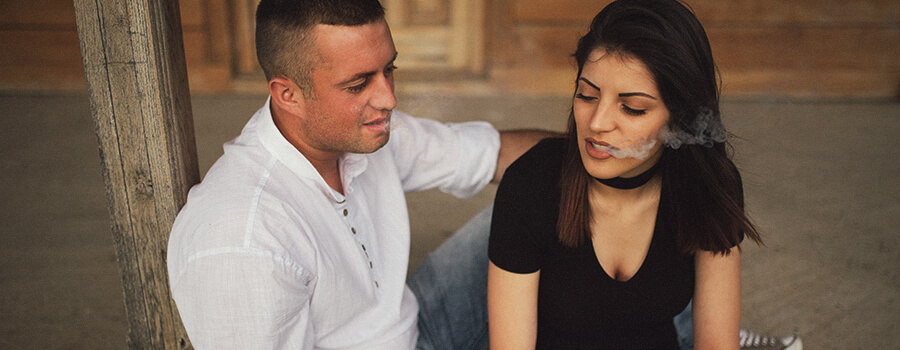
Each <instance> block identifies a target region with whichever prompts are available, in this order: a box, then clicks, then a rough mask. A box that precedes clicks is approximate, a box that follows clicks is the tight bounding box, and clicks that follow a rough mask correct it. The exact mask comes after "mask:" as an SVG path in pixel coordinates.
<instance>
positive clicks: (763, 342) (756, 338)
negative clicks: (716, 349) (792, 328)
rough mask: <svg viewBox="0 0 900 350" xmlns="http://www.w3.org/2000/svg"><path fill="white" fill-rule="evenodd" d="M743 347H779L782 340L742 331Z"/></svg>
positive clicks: (741, 343) (741, 344)
mask: <svg viewBox="0 0 900 350" xmlns="http://www.w3.org/2000/svg"><path fill="white" fill-rule="evenodd" d="M740 335H741V342H740V346H741V347H746V346H773V345H779V343H780V340H778V339H777V338H774V337H769V336H764V335H761V334H757V333H755V332H751V331H747V330H743V329H742V330H741V333H740Z"/></svg>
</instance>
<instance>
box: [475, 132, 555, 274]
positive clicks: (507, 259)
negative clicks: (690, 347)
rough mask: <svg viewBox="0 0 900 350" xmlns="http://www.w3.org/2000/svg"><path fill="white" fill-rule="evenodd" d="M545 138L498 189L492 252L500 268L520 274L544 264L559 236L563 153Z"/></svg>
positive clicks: (489, 254)
mask: <svg viewBox="0 0 900 350" xmlns="http://www.w3.org/2000/svg"><path fill="white" fill-rule="evenodd" d="M554 143H558V141H552V140H550V141H547V140H545V141H542V142H541V143H539V144H538V145H537V146H535V147H534V148H532V149H531V150H529V151H528V152H526V153H525V154H524V155H523V156H522V157H520V158H519V159H518V160H516V161H515V162H514V163H513V164H512V165H511V166H510V167H509V169H507V170H506V173H505V174H504V175H503V180H501V182H500V186H499V187H498V188H497V195H496V196H495V198H494V213H493V217H492V221H491V236H490V241H489V244H488V257H489V258H490V260H491V262H493V263H494V265H496V266H497V267H499V268H501V269H504V270H506V271H510V272H515V273H532V272H536V271H538V270H540V269H541V265H542V264H543V259H544V257H545V256H546V253H547V249H548V247H549V246H550V245H551V244H553V242H554V240H555V239H556V221H557V216H558V215H559V214H558V213H559V195H558V193H559V191H558V175H555V174H554V172H558V171H559V167H558V166H557V165H556V164H555V163H557V162H558V161H553V159H559V154H558V152H556V150H555V148H553V147H549V148H548V147H547V146H549V145H552V144H554Z"/></svg>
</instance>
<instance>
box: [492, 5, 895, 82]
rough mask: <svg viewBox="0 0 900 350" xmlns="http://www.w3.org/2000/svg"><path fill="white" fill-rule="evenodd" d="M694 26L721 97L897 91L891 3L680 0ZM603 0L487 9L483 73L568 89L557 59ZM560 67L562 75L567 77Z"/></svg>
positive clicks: (567, 67) (564, 61) (565, 63)
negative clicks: (490, 14) (696, 21)
mask: <svg viewBox="0 0 900 350" xmlns="http://www.w3.org/2000/svg"><path fill="white" fill-rule="evenodd" d="M687 2H688V3H689V4H691V6H692V7H693V8H694V11H695V12H696V14H697V16H698V17H699V18H700V21H701V22H702V23H703V25H704V27H705V28H706V30H707V33H708V35H709V37H710V41H711V44H712V46H713V54H714V56H715V58H716V62H717V64H718V66H719V69H720V70H721V73H722V76H723V85H724V94H726V95H730V96H734V95H739V96H747V95H783V94H786V95H791V96H799V97H863V98H868V97H898V96H900V1H896V0H856V1H835V0H704V1H701V0H694V1H691V0H687ZM607 3H609V1H596V0H595V1H590V0H509V1H506V2H504V3H503V4H502V5H499V7H498V8H496V9H495V11H494V13H495V16H496V17H501V18H502V20H501V21H498V23H497V24H496V25H495V26H494V27H493V29H494V31H495V40H494V41H493V43H492V46H493V48H494V50H493V51H492V52H493V53H494V56H493V57H492V61H493V64H494V66H493V69H492V70H491V72H492V76H493V77H494V79H496V80H498V81H502V82H504V84H505V85H510V86H519V87H524V88H525V89H527V90H532V91H537V92H541V91H545V92H558V91H562V90H564V89H563V87H564V88H565V90H567V91H569V90H571V87H572V77H573V74H574V73H571V72H573V70H572V68H571V65H572V63H571V62H570V60H569V59H568V57H566V55H564V54H565V53H571V52H573V51H574V45H575V42H576V40H577V38H578V37H579V36H580V35H582V34H584V32H585V31H586V28H587V26H588V24H589V23H590V20H591V19H592V18H593V16H594V15H595V14H596V13H597V12H599V10H600V9H601V8H603V6H605V5H606V4H607ZM564 72H570V73H569V74H568V75H566V74H564Z"/></svg>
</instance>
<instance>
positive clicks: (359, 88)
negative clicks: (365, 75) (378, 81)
mask: <svg viewBox="0 0 900 350" xmlns="http://www.w3.org/2000/svg"><path fill="white" fill-rule="evenodd" d="M367 85H369V80H368V79H366V80H365V81H363V82H362V83H359V84H357V85H353V86H350V87H348V88H347V91H350V92H353V93H357V92H362V91H363V89H365V88H366V86H367Z"/></svg>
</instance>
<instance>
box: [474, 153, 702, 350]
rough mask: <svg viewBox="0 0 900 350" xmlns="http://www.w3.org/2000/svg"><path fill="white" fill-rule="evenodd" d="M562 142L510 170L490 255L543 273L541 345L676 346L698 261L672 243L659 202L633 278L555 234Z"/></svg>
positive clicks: (514, 267)
mask: <svg viewBox="0 0 900 350" xmlns="http://www.w3.org/2000/svg"><path fill="white" fill-rule="evenodd" d="M564 147H565V140H564V139H547V140H544V141H542V142H541V143H539V144H538V145H537V146H535V147H534V148H532V149H531V150H530V151H528V152H527V153H526V154H525V155H523V156H522V157H521V158H519V159H518V160H517V161H516V162H515V163H513V165H511V166H510V167H509V169H507V170H506V173H505V174H504V177H503V181H502V182H501V183H500V187H499V188H498V190H497V195H496V199H495V202H494V216H493V219H492V224H491V238H490V248H489V256H490V259H491V261H492V262H493V263H494V264H495V265H497V266H498V267H500V268H502V269H504V270H507V271H510V272H514V273H532V272H536V271H540V283H539V289H538V335H537V338H538V339H537V348H538V349H677V348H678V345H677V336H676V333H675V328H674V325H673V324H672V318H673V317H675V316H676V315H677V314H678V313H680V312H681V311H682V310H684V308H685V307H686V306H687V305H688V302H690V300H691V298H692V296H693V291H694V260H693V257H692V256H688V255H683V254H681V253H679V252H678V250H677V249H676V246H675V237H674V234H673V232H672V231H671V230H669V229H667V226H668V225H667V223H666V222H665V221H666V220H665V219H664V218H665V217H666V215H665V214H666V210H667V209H666V207H667V204H666V203H668V202H669V201H667V200H666V198H661V199H660V206H659V209H658V213H657V220H656V227H655V229H654V232H653V238H652V241H651V243H650V249H649V251H648V252H647V257H646V258H645V260H644V262H643V264H642V265H641V267H640V269H639V270H638V272H637V273H636V274H635V275H634V276H633V277H632V278H631V279H630V280H628V281H626V282H620V281H616V280H615V279H613V278H611V277H610V276H609V275H608V274H607V273H606V272H605V271H604V270H603V267H601V266H600V263H599V262H598V260H597V257H596V255H595V253H594V249H593V246H592V244H591V243H590V242H588V243H586V244H584V245H582V246H579V247H567V246H564V245H562V244H561V243H560V242H559V240H558V239H557V231H556V224H557V218H558V215H559V199H560V189H559V179H560V170H561V168H562V154H563V150H564Z"/></svg>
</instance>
